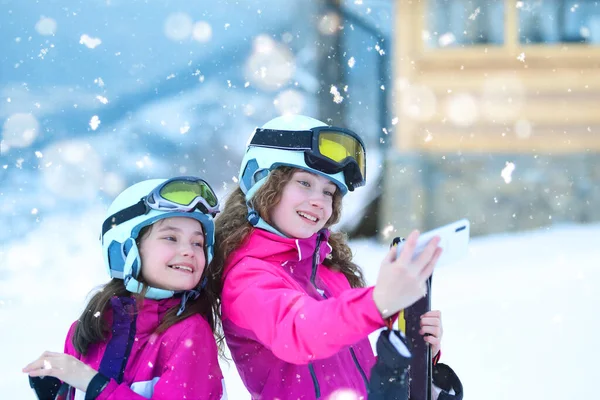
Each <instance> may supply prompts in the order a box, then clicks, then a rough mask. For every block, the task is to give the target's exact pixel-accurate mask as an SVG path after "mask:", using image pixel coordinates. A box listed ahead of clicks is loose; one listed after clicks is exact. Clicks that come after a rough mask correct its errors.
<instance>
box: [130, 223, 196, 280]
mask: <svg viewBox="0 0 600 400" xmlns="http://www.w3.org/2000/svg"><path fill="white" fill-rule="evenodd" d="M139 249H140V256H141V259H142V267H141V275H142V277H143V280H144V282H145V283H146V284H148V285H149V286H152V287H156V288H159V289H166V290H173V291H177V290H190V289H193V288H195V287H197V286H198V283H199V282H200V278H201V277H202V272H203V271H204V267H205V264H206V259H205V255H204V232H203V231H202V225H201V224H200V222H199V221H197V220H195V219H192V218H186V217H172V218H165V219H161V220H159V221H157V222H156V223H155V224H154V225H152V227H151V228H150V232H149V233H147V234H146V235H145V236H144V237H142V238H141V240H140V246H139Z"/></svg>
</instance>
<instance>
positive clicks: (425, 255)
mask: <svg viewBox="0 0 600 400" xmlns="http://www.w3.org/2000/svg"><path fill="white" fill-rule="evenodd" d="M439 243H440V237H439V236H435V237H434V238H432V239H431V240H430V241H429V242H427V245H426V246H425V248H424V249H423V251H422V252H421V254H420V255H419V257H417V259H416V260H415V262H416V263H417V264H419V265H422V266H425V265H426V264H427V263H429V261H430V260H431V258H432V257H433V254H434V252H435V249H437V246H438V244H439Z"/></svg>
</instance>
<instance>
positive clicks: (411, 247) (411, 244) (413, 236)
mask: <svg viewBox="0 0 600 400" xmlns="http://www.w3.org/2000/svg"><path fill="white" fill-rule="evenodd" d="M418 239H419V231H412V232H411V233H410V235H408V237H407V238H406V241H405V242H404V247H403V248H402V251H401V252H400V256H399V257H398V261H399V262H400V263H402V264H404V265H408V264H410V262H411V261H412V257H413V253H414V252H415V247H417V240H418Z"/></svg>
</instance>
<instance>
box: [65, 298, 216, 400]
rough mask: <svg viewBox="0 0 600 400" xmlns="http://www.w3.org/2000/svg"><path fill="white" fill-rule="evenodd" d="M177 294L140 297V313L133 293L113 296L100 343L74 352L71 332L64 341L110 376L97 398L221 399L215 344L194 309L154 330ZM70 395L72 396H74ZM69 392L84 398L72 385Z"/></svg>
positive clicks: (176, 302)
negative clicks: (105, 332) (106, 329)
mask: <svg viewBox="0 0 600 400" xmlns="http://www.w3.org/2000/svg"><path fill="white" fill-rule="evenodd" d="M180 302H181V300H180V299H178V298H170V299H166V300H151V299H144V301H143V305H142V307H141V310H139V312H138V313H132V312H131V311H132V310H133V308H134V307H135V304H134V299H133V298H131V297H113V298H112V299H111V307H110V310H109V311H107V312H106V313H105V315H104V318H106V319H107V322H108V323H109V326H110V327H112V332H111V333H110V334H109V336H108V338H107V340H106V341H105V342H103V343H97V344H93V345H91V346H90V347H89V349H88V352H87V355H85V356H82V355H80V354H78V353H77V352H76V350H75V348H74V347H73V344H72V337H73V333H74V330H75V326H76V324H77V322H75V323H73V325H72V326H71V329H70V330H69V334H68V336H67V339H66V343H65V353H67V354H70V355H72V356H74V357H76V358H78V359H80V360H81V361H83V362H84V363H86V364H88V365H89V366H91V367H92V368H94V369H96V370H99V372H101V373H102V374H103V375H105V376H106V377H108V378H110V382H109V383H108V385H107V386H106V387H105V388H104V390H102V392H101V393H100V394H99V396H98V397H97V400H129V399H136V400H137V399H148V398H151V399H211V400H212V399H221V398H222V397H223V396H224V394H225V389H224V384H223V376H222V374H221V368H220V366H219V362H218V352H217V345H216V342H215V339H214V336H213V333H212V331H211V329H210V325H209V324H208V322H207V321H206V320H205V319H204V318H203V317H202V316H200V315H199V314H195V315H192V316H190V317H188V318H186V319H184V320H183V321H180V322H178V323H177V324H175V325H173V326H171V327H170V328H168V329H167V330H166V331H164V332H162V333H160V334H156V333H155V330H156V328H157V327H158V325H159V324H160V322H161V320H162V318H163V316H164V314H165V313H166V311H167V310H168V309H169V308H171V307H173V306H177V305H179V303H180ZM73 395H74V396H73ZM68 397H71V398H73V397H74V398H75V399H82V400H83V399H84V398H85V393H83V392H81V391H79V390H75V391H74V393H71V395H70V396H68Z"/></svg>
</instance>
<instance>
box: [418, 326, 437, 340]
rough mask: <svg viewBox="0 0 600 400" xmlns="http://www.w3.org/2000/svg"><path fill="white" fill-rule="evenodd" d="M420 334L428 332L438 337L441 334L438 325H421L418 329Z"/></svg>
mask: <svg viewBox="0 0 600 400" xmlns="http://www.w3.org/2000/svg"><path fill="white" fill-rule="evenodd" d="M419 333H420V334H421V335H425V334H430V335H432V336H433V337H436V338H439V337H440V334H441V330H440V328H439V327H438V326H423V327H421V329H420V330H419Z"/></svg>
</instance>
